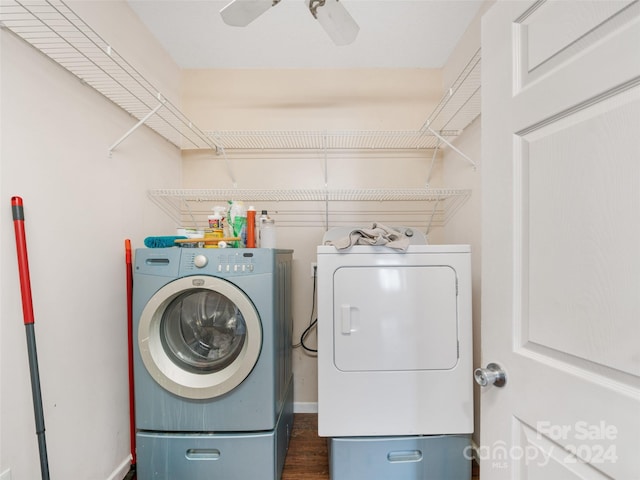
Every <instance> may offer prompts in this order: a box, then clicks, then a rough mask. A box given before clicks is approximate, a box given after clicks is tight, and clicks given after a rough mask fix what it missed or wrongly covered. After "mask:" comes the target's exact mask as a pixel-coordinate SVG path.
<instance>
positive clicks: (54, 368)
mask: <svg viewBox="0 0 640 480" xmlns="http://www.w3.org/2000/svg"><path fill="white" fill-rule="evenodd" d="M79 7H82V8H83V9H84V10H85V11H84V12H83V16H84V15H88V16H93V18H94V20H95V21H96V22H97V23H99V24H104V25H108V24H111V27H110V28H111V29H112V30H111V31H108V30H105V31H104V33H103V31H100V33H101V34H102V35H103V36H104V37H105V38H109V35H110V34H111V35H113V36H117V37H118V39H119V41H120V43H122V44H123V46H126V45H125V44H128V45H130V46H132V47H136V48H141V49H145V50H146V51H147V53H148V55H147V60H146V61H147V62H153V65H152V66H151V65H147V66H146V67H145V68H146V69H147V72H153V71H159V72H162V74H163V78H164V79H165V83H166V84H167V85H171V86H172V88H174V89H175V91H174V92H172V93H171V95H172V96H173V97H174V98H177V97H178V94H177V89H178V86H179V84H180V73H179V70H178V69H177V67H175V66H174V65H173V64H170V63H168V62H167V61H166V59H164V60H163V59H162V56H163V55H164V54H163V53H160V54H159V55H157V56H156V55H153V54H151V53H150V52H152V51H153V50H151V51H150V50H149V49H150V48H151V47H152V45H151V43H150V42H148V41H145V40H144V38H143V39H142V40H140V41H133V39H131V38H130V39H129V41H128V42H125V41H124V40H125V39H124V38H123V35H124V36H126V35H141V34H142V33H144V31H143V30H142V29H140V28H137V29H132V28H128V27H130V26H132V25H133V24H135V20H134V19H132V17H131V14H130V12H129V10H128V8H126V6H125V5H124V4H123V3H120V2H90V3H87V4H86V5H79ZM114 18H117V19H118V20H114ZM92 24H93V23H92ZM123 25H125V26H127V28H126V29H124V27H123V29H122V30H121V29H120V27H122V26H123ZM116 29H117V33H116ZM125 32H129V33H125ZM0 46H1V52H0V54H1V57H0V61H1V65H0V66H1V70H0V71H1V77H0V81H1V84H0V88H1V90H0V93H1V110H0V113H1V117H0V119H1V130H0V131H1V133H2V142H1V157H0V174H1V176H0V204H1V206H0V209H1V211H2V212H3V213H2V215H0V222H1V224H2V228H1V231H0V232H1V233H0V267H1V268H0V272H1V274H0V292H1V293H0V318H1V321H0V472H4V471H5V470H7V469H10V470H11V475H12V478H13V479H14V480H26V479H35V478H40V472H39V461H38V449H37V444H36V434H35V427H34V418H33V407H32V399H31V388H30V382H29V371H28V363H27V351H26V341H25V333H24V327H23V317H22V309H21V301H20V290H19V283H18V270H17V260H16V247H15V239H14V225H13V222H12V219H11V213H10V212H11V209H10V198H11V197H12V196H14V195H18V196H21V197H22V198H23V199H24V205H25V208H24V211H25V216H26V220H25V229H26V236H27V246H28V253H29V263H30V274H31V286H32V291H33V306H34V312H35V331H36V338H37V344H38V355H39V363H40V375H41V383H42V396H43V404H44V412H45V425H46V437H47V444H48V453H49V464H50V470H51V478H69V479H72V478H73V479H82V480H90V479H96V480H103V479H107V478H109V479H111V478H114V479H120V478H122V477H123V476H124V474H125V473H126V471H127V470H128V468H129V452H130V446H129V415H128V378H127V335H126V322H127V316H126V284H125V278H126V277H125V273H126V271H125V257H124V240H125V239H126V238H130V239H131V240H132V243H133V245H134V247H141V246H142V242H143V239H144V238H145V237H146V236H148V235H153V234H157V233H163V232H166V231H167V229H170V228H172V227H173V225H170V223H169V220H168V218H167V217H166V216H165V214H164V213H162V212H161V211H160V210H159V209H158V208H157V207H155V206H154V205H153V204H152V203H151V202H150V201H149V200H148V199H147V197H146V191H147V189H149V188H152V187H163V186H173V185H175V183H176V182H177V183H179V182H180V178H181V163H180V151H179V150H178V149H176V148H175V147H174V146H172V145H171V144H169V143H168V142H167V141H165V140H164V139H162V138H160V137H159V136H158V135H156V134H155V133H153V132H152V131H150V130H149V129H147V128H146V127H144V128H141V129H139V130H138V131H137V132H136V133H134V135H132V136H131V137H129V139H127V140H126V141H125V142H124V143H123V144H122V145H121V146H120V147H119V148H118V149H117V150H116V151H114V153H113V157H112V158H109V157H108V154H107V150H108V147H109V146H110V145H111V144H112V143H113V142H114V141H115V140H116V139H118V138H119V137H120V136H121V135H122V134H123V133H124V132H126V131H127V130H128V129H129V128H130V127H131V126H132V125H133V124H134V123H135V121H134V120H133V119H132V118H131V117H130V116H129V115H128V114H126V113H125V112H123V111H122V110H120V109H119V108H118V107H116V106H115V105H113V104H112V103H111V102H110V101H108V100H106V99H105V98H104V97H102V96H101V95H99V94H98V93H96V92H95V91H94V90H92V89H91V88H89V87H86V86H83V85H82V84H81V83H80V82H79V81H78V79H77V78H75V77H74V76H72V75H71V74H69V73H68V72H66V71H65V70H63V69H62V68H61V67H59V66H58V65H57V64H54V63H53V62H51V61H50V60H49V59H47V58H46V57H44V56H42V55H41V54H40V53H38V52H37V51H35V50H34V49H33V48H31V47H29V46H27V45H26V44H25V43H23V42H22V41H21V40H19V39H17V38H16V37H14V36H13V35H12V34H11V33H9V32H7V31H6V30H2V31H0ZM155 48H157V47H155ZM117 50H119V51H120V52H121V53H122V54H123V55H124V56H125V57H127V55H126V53H125V52H123V51H122V47H117ZM134 56H138V57H139V58H142V57H143V55H142V54H141V52H139V51H138V52H137V53H136V52H134ZM168 95H169V93H168Z"/></svg>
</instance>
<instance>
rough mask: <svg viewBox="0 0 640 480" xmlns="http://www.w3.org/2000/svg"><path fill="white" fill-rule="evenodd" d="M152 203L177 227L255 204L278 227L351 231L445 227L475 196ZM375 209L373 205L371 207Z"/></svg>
mask: <svg viewBox="0 0 640 480" xmlns="http://www.w3.org/2000/svg"><path fill="white" fill-rule="evenodd" d="M148 194H149V198H150V199H151V200H152V201H153V202H154V203H155V204H156V205H157V206H158V207H160V209H162V210H163V211H164V212H165V213H166V214H167V215H169V216H170V217H171V219H172V220H173V221H174V222H175V224H176V225H178V226H188V227H194V228H203V227H206V225H207V216H208V215H211V213H212V211H213V207H214V206H216V205H223V206H226V205H227V202H228V201H230V200H234V201H242V202H245V204H248V202H253V203H256V204H259V205H260V207H261V208H266V209H267V210H269V214H270V215H272V216H274V217H275V219H276V221H277V222H278V225H280V226H291V227H295V226H304V227H307V226H324V227H327V226H338V225H353V223H354V219H358V220H360V221H365V222H376V221H377V222H381V223H389V224H402V225H407V226H415V227H424V226H426V225H431V226H443V225H445V224H446V223H447V222H448V221H449V219H450V218H451V217H452V216H453V215H454V214H455V212H456V211H457V210H458V209H459V208H460V207H461V206H462V205H463V204H464V202H465V201H466V200H467V199H468V197H469V196H470V195H471V191H470V190H464V189H433V188H398V189H298V190H253V189H155V190H150V191H149V192H148ZM372 203H375V205H372Z"/></svg>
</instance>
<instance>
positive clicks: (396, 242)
mask: <svg viewBox="0 0 640 480" xmlns="http://www.w3.org/2000/svg"><path fill="white" fill-rule="evenodd" d="M409 243H410V239H409V237H407V236H406V235H404V234H403V233H400V232H398V231H396V230H394V229H392V228H389V227H387V226H385V225H382V224H380V223H374V224H373V225H372V226H371V228H357V229H354V230H352V231H351V232H349V235H347V236H346V237H342V238H338V239H336V240H327V241H326V242H325V245H333V246H334V247H336V248H337V249H338V250H345V249H347V248H351V247H352V246H354V245H381V246H385V247H389V248H393V249H395V250H401V251H403V252H404V251H406V250H407V248H409Z"/></svg>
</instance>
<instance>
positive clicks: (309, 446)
mask: <svg viewBox="0 0 640 480" xmlns="http://www.w3.org/2000/svg"><path fill="white" fill-rule="evenodd" d="M479 479H480V473H479V471H478V468H477V466H476V465H475V464H474V469H473V479H472V480H479ZM282 480H329V461H328V455H327V439H326V438H323V437H319V436H318V416H317V415H316V414H315V413H296V414H295V419H294V423H293V432H291V442H290V443H289V452H288V453H287V459H286V460H285V464H284V472H283V473H282Z"/></svg>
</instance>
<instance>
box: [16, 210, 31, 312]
mask: <svg viewBox="0 0 640 480" xmlns="http://www.w3.org/2000/svg"><path fill="white" fill-rule="evenodd" d="M11 212H12V213H13V225H14V227H15V230H16V249H17V252H18V272H19V273H20V291H21V292H22V313H23V316H24V324H25V325H28V324H31V323H33V322H34V319H33V301H32V299H31V277H30V276H29V258H28V257H27V240H26V236H25V233H24V208H23V206H22V198H20V197H11Z"/></svg>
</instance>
